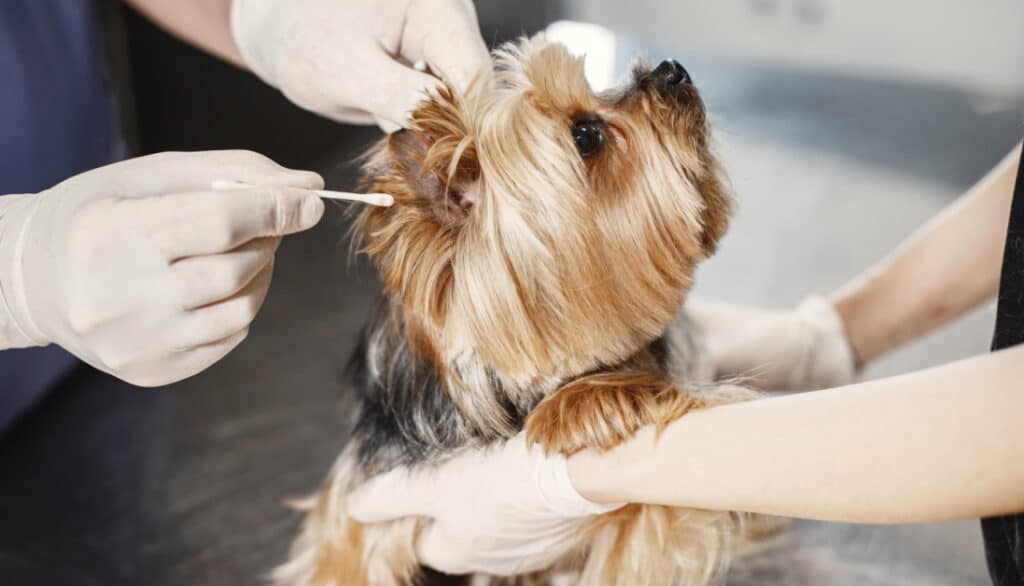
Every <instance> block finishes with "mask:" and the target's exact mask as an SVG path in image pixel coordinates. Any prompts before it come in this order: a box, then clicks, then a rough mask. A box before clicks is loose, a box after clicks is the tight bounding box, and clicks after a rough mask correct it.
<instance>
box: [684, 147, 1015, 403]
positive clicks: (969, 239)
mask: <svg viewBox="0 0 1024 586" xmlns="http://www.w3.org/2000/svg"><path fill="white" fill-rule="evenodd" d="M1019 157H1020V146H1019V145H1018V147H1017V148H1016V149H1014V151H1013V152H1011V153H1010V154H1009V155H1007V156H1006V157H1005V158H1004V159H1003V160H1002V161H1001V162H1000V163H999V164H998V165H996V167H994V168H993V169H992V171H991V172H989V174H988V175H986V176H985V177H984V178H983V179H982V180H980V181H979V182H978V183H977V184H975V185H974V186H973V187H972V188H971V189H969V190H968V191H967V192H966V193H965V194H964V195H963V196H961V197H960V198H959V199H957V200H956V201H955V202H954V203H953V204H951V205H950V206H948V207H947V208H946V209H945V210H944V211H943V212H941V213H940V214H939V215H937V216H936V217H935V218H934V219H933V220H932V221H930V222H928V223H927V224H925V225H924V226H922V227H921V228H920V229H918V230H917V231H916V232H915V233H914V234H912V235H911V236H910V238H908V239H907V240H906V241H905V243H904V244H903V245H901V246H900V247H898V248H897V249H896V250H895V251H893V253H892V254H891V255H889V256H888V257H887V258H885V259H883V260H882V261H880V262H879V263H878V264H876V265H875V266H874V267H872V268H871V269H869V270H867V271H865V272H864V273H863V274H862V275H860V276H858V277H856V278H854V279H852V280H851V281H850V282H849V283H848V284H847V285H845V286H843V287H841V288H840V289H839V290H838V291H836V292H835V293H833V294H832V295H831V296H830V298H829V299H823V298H811V299H809V300H808V301H805V302H804V303H803V304H801V305H800V307H798V308H797V309H796V310H788V311H773V310H763V309H757V308H751V307H740V306H734V305H730V304H725V303H719V302H709V301H702V300H693V301H690V302H688V303H687V310H688V311H689V313H690V314H691V315H692V316H693V317H694V318H696V320H697V321H698V322H699V323H700V324H701V326H702V329H703V330H704V332H705V337H706V339H707V346H708V349H709V351H710V353H711V356H712V360H713V363H714V364H715V367H716V370H717V372H718V375H719V376H720V377H723V378H724V377H733V376H741V377H743V378H745V379H746V380H748V381H749V382H750V384H752V385H754V386H757V387H760V388H765V389H786V390H796V389H812V388H826V387H836V386H842V385H844V384H849V383H850V382H853V379H854V373H855V372H856V367H858V366H862V365H863V364H865V363H867V362H870V361H871V360H873V359H874V358H877V357H879V356H881V355H882V354H884V353H886V352H888V351H890V350H893V349H895V348H896V347H898V346H900V345H901V344H904V343H906V342H909V341H911V340H913V339H914V338H917V337H919V336H921V335H923V334H925V333H928V332H930V331H932V330H934V329H935V328H937V327H939V326H941V325H943V324H945V323H947V322H949V321H950V320H952V319H955V318H956V317H958V316H960V315H963V314H964V313H965V312H967V311H969V310H971V309H973V308H975V307H977V306H978V305H979V304H981V303H984V302H985V301H986V300H988V299H991V298H992V297H993V296H994V295H995V294H996V289H997V287H998V283H999V267H1000V261H1001V259H1002V253H1003V246H1004V244H1005V240H1006V223H1007V218H1008V217H1009V210H1010V203H1011V200H1012V194H1013V182H1014V177H1015V175H1016V172H1017V164H1018V159H1019Z"/></svg>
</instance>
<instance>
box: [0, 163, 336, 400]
mask: <svg viewBox="0 0 1024 586" xmlns="http://www.w3.org/2000/svg"><path fill="white" fill-rule="evenodd" d="M214 179H227V180H236V181H245V182H247V183H251V184H254V185H261V186H265V187H257V188H252V189H246V190H241V191H231V192H213V191H210V183H211V181H213V180H214ZM322 187H323V181H322V180H321V179H320V176H319V175H317V174H316V173H311V172H308V171H292V170H289V169H285V168H283V167H280V166H278V165H277V164H276V163H274V162H272V161H270V160H269V159H267V158H265V157H263V156H260V155H257V154H255V153H249V152H244V151H218V152H201V153H164V154H159V155H152V156H148V157H141V158H138V159H132V160H128V161H124V162H121V163H116V164H113V165H108V166H106V167H101V168H99V169H95V170H93V171H89V172H87V173H84V174H82V175H78V176H75V177H72V178H71V179H68V180H67V181H64V182H63V183H60V184H58V185H57V186H55V187H53V188H51V189H48V190H46V191H44V192H42V193H40V194H38V195H35V196H31V195H29V196H15V195H12V196H6V197H4V198H0V204H2V205H3V211H4V213H3V214H2V217H0V284H3V286H2V287H0V310H3V309H4V305H5V303H4V302H6V306H7V309H8V312H9V313H10V314H11V316H12V317H13V322H14V323H15V324H16V326H17V328H16V329H17V330H18V331H20V332H21V334H22V336H21V337H22V339H21V340H15V341H14V343H7V344H6V345H7V346H9V347H13V346H18V345H22V346H24V345H43V344H48V343H56V344H59V345H60V346H62V347H63V348H65V349H66V350H68V351H69V352H71V353H72V354H74V355H76V356H78V357H79V358H81V359H82V360H84V361H85V362H88V363H89V364H91V365H93V366H94V367H96V368H98V369H100V370H103V371H106V372H108V373H110V374H113V375H114V376H117V377H119V378H121V379H124V380H126V381H128V382H131V383H134V384H137V385H142V386H155V385H161V384H167V383H170V382H174V381H177V380H181V379H183V378H185V377H188V376H191V375H193V374H195V373H197V372H199V371H201V370H203V369H205V368H206V367H207V366H209V365H211V364H213V363H214V362H216V361H217V360H219V359H220V358H221V357H222V356H224V355H225V354H227V353H228V352H229V351H230V350H231V349H233V348H234V347H235V346H237V345H238V344H239V343H240V342H241V341H242V340H243V339H244V338H245V336H246V334H247V333H248V331H249V323H250V322H251V321H252V320H253V318H254V317H255V315H256V312H257V311H258V310H259V308H260V305H261V304H262V303H263V299H264V297H265V296H266V294H267V288H268V287H269V285H270V277H271V272H272V269H273V260H274V252H275V251H276V250H277V246H278V244H279V243H280V241H281V236H282V235H284V234H289V233H292V232H297V231H300V230H305V229H307V228H310V227H312V226H313V225H315V224H316V223H317V222H318V221H319V220H320V217H321V215H322V214H323V210H324V208H323V203H322V202H321V201H320V198H318V197H316V196H315V195H313V194H311V193H309V192H308V191H306V190H307V189H319V188H322ZM0 317H3V316H0ZM2 321H4V320H3V319H0V322H2ZM0 330H3V328H0ZM0 333H3V332H0ZM19 341H20V342H21V343H18V342H19ZM8 342H9V341H8ZM0 347H2V346H0Z"/></svg>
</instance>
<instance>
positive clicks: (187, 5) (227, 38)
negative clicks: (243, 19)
mask: <svg viewBox="0 0 1024 586" xmlns="http://www.w3.org/2000/svg"><path fill="white" fill-rule="evenodd" d="M125 2H126V3H127V4H129V5H131V6H132V7H133V8H135V9H136V10H138V11H139V12H140V13H142V14H143V15H145V16H146V17H147V18H149V19H150V20H152V21H153V22H154V23H156V24H158V25H160V26H161V27H163V28H164V29H166V30H167V31H168V32H170V33H171V34H173V35H175V36H177V37H180V38H181V39H183V40H185V41H188V42H189V43H191V44H193V45H195V46H196V47H199V48H200V49H203V50H204V51H206V52H208V53H210V54H212V55H215V56H217V57H220V58H221V59H224V60H225V61H228V62H229V63H232V64H234V65H237V66H238V67H243V68H244V67H246V65H245V62H244V61H243V60H242V56H241V54H240V53H239V52H238V47H237V46H235V41H234V39H233V38H232V36H231V0H125Z"/></svg>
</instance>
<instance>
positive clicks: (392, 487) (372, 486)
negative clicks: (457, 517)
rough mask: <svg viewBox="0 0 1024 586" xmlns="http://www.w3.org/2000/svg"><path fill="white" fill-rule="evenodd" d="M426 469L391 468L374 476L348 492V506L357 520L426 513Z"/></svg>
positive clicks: (430, 488) (428, 480) (428, 482)
mask: <svg viewBox="0 0 1024 586" xmlns="http://www.w3.org/2000/svg"><path fill="white" fill-rule="evenodd" d="M432 492H433V482H432V479H431V477H430V471H422V472H420V471H416V472H412V471H410V470H409V469H407V468H395V469H394V470H390V471H388V472H385V473H383V474H381V475H379V476H375V477H373V478H371V479H369V480H367V481H366V482H365V483H363V485H362V486H360V487H359V488H357V489H356V490H355V491H354V492H352V494H350V495H349V496H348V510H349V513H350V514H351V515H352V518H354V519H355V520H356V521H359V522H360V523H382V522H384V521H391V520H393V519H398V518H401V517H409V516H414V515H422V516H430V513H431V511H430V507H429V506H428V505H429V503H430V502H431V501H432V500H433V497H432Z"/></svg>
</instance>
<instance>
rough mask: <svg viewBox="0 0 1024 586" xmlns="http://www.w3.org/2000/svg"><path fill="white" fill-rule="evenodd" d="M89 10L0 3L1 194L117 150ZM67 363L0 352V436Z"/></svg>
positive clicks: (78, 5) (65, 0)
mask: <svg viewBox="0 0 1024 586" xmlns="http://www.w3.org/2000/svg"><path fill="white" fill-rule="evenodd" d="M98 16H99V15H98V11H97V6H96V4H95V3H94V2H92V1H90V0H43V1H40V0H3V7H2V9H0V194H10V193H35V192H38V191H41V190H43V189H46V188H47V187H50V186H52V185H54V184H56V183H59V182H61V181H63V180H64V179H67V178H68V177H71V176H72V175H76V174H78V173H81V172H83V171H86V170H88V169H92V168H95V167H99V166H102V165H105V164H107V163H110V162H112V161H114V160H116V159H117V158H119V157H120V152H123V149H122V148H121V147H120V140H118V139H116V137H118V136H119V133H117V132H116V130H115V127H116V123H117V118H116V116H115V112H116V109H115V106H116V104H115V102H114V98H113V93H112V91H111V87H110V82H109V79H108V78H107V71H106V60H105V57H104V50H103V38H102V31H101V28H100V23H99V18H98ZM75 364H76V362H75V359H74V357H72V356H71V355H69V354H67V353H66V352H64V351H63V350H61V349H60V348H58V347H56V346H50V347H47V348H32V349H24V350H7V351H2V352H0V434H2V433H3V431H4V430H6V429H7V428H8V427H10V425H11V424H12V423H13V422H14V421H15V420H16V419H17V417H18V416H19V415H21V414H22V413H24V412H25V411H26V410H27V409H28V408H29V407H31V405H32V404H33V403H35V402H36V401H37V400H38V399H39V398H40V397H42V396H43V395H44V394H45V393H46V391H47V390H48V389H49V388H51V387H52V386H53V385H55V384H56V383H57V382H58V381H59V380H60V379H61V378H62V377H63V376H64V375H65V374H67V372H68V371H69V370H70V369H71V368H72V367H73V366H74V365H75Z"/></svg>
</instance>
